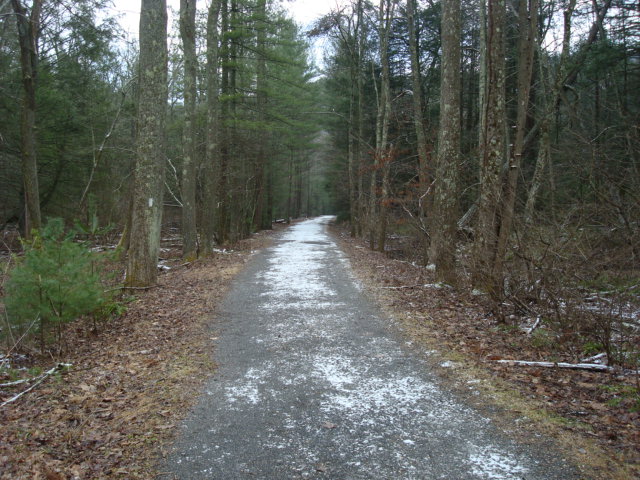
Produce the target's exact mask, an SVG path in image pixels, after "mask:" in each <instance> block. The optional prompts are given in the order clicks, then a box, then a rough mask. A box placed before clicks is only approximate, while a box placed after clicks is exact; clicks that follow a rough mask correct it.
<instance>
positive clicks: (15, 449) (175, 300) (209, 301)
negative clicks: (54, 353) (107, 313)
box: [0, 227, 282, 480]
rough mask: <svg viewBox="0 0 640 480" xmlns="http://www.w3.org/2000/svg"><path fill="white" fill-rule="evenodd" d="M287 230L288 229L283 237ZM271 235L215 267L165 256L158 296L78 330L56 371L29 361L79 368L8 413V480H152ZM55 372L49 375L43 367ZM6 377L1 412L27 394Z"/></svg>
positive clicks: (227, 254) (216, 260)
mask: <svg viewBox="0 0 640 480" xmlns="http://www.w3.org/2000/svg"><path fill="white" fill-rule="evenodd" d="M279 228H282V227H279ZM272 233H273V232H263V234H261V235H260V236H253V237H251V238H250V239H247V240H243V241H241V242H239V244H237V245H235V246H234V250H233V251H229V250H224V251H221V252H219V253H217V254H216V255H215V256H214V257H212V258H210V259H206V260H199V261H196V262H193V263H190V264H183V263H182V261H181V259H180V251H179V249H178V248H177V247H176V246H174V245H172V246H171V248H167V249H165V250H163V252H162V256H163V260H164V262H163V265H167V266H169V267H170V269H169V270H165V269H163V273H162V274H161V275H160V277H159V282H158V285H157V287H156V288H152V289H148V290H146V291H136V292H135V293H136V299H135V301H133V302H132V303H130V304H129V305H128V309H127V311H126V312H125V313H124V314H123V315H121V316H119V317H117V318H114V319H112V320H109V321H107V322H105V323H103V324H101V325H99V328H98V330H97V331H95V330H93V323H92V322H90V321H88V320H78V321H76V322H75V323H73V324H72V325H71V326H70V328H69V330H68V332H67V338H66V343H67V345H69V346H72V347H70V348H69V350H70V352H68V353H67V354H65V355H64V357H63V358H60V359H56V361H53V360H52V359H51V358H46V357H44V356H37V355H32V356H29V357H28V358H27V357H22V358H21V359H20V360H21V363H22V364H24V365H25V368H26V367H27V366H35V365H45V366H46V365H49V366H50V364H53V365H56V364H57V363H58V362H62V361H64V362H65V363H68V364H72V366H71V367H68V368H65V369H64V371H60V372H56V374H53V375H51V376H50V378H47V379H46V380H45V381H43V382H42V384H40V385H38V386H37V388H34V389H33V390H32V391H30V392H28V393H26V394H25V395H24V396H23V397H21V398H20V399H18V400H16V401H14V402H13V403H11V404H8V405H6V406H4V407H3V408H0V424H2V434H1V435H0V478H1V479H12V480H15V479H34V480H39V479H46V480H72V479H77V480H84V479H112V478H113V479H116V478H123V479H124V478H126V479H136V478H140V479H148V478H153V477H155V476H156V475H158V474H159V473H160V472H158V471H157V465H158V464H159V461H160V459H161V458H162V457H163V456H164V455H165V454H166V448H167V447H166V446H167V445H168V444H169V442H170V441H171V439H172V438H173V436H174V434H175V432H176V425H177V424H178V423H179V422H180V421H181V420H182V418H183V417H184V416H185V415H186V413H187V412H188V411H189V408H190V406H191V405H193V404H194V403H195V401H196V399H197V398H198V395H199V394H200V389H201V386H202V384H203V382H204V381H205V380H206V378H207V377H208V376H209V375H211V373H212V372H213V371H214V370H215V364H214V363H213V361H212V356H211V354H212V350H213V348H214V347H213V346H214V344H215V340H216V339H217V336H216V334H215V332H213V333H212V329H215V320H212V319H214V317H215V312H216V308H217V306H218V303H219V302H220V300H221V299H222V297H223V296H224V294H225V292H226V290H227V287H228V286H229V283H230V280H231V279H232V278H233V277H234V276H235V275H236V274H237V273H238V272H239V271H240V270H241V269H242V267H243V265H244V264H245V263H246V262H247V260H248V258H249V257H250V256H251V254H252V253H253V252H254V251H255V250H257V249H260V248H264V247H265V246H267V245H268V244H269V243H270V238H271V236H272ZM45 368H48V367H45ZM9 380H12V379H10V378H8V376H7V375H6V374H5V375H4V376H3V375H0V383H1V384H3V385H2V387H0V403H2V402H4V401H6V400H8V399H10V398H11V397H13V396H15V394H16V393H18V392H19V390H18V389H20V390H22V389H24V388H25V385H21V384H16V385H15V386H14V385H8V384H9V383H11V382H10V381H9Z"/></svg>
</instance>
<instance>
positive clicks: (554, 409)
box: [334, 227, 640, 479]
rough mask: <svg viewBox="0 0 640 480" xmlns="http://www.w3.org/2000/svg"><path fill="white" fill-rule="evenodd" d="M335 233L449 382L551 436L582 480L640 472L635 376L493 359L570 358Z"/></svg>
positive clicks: (420, 271)
mask: <svg viewBox="0 0 640 480" xmlns="http://www.w3.org/2000/svg"><path fill="white" fill-rule="evenodd" d="M334 233H335V234H336V236H338V237H339V239H340V241H339V244H340V246H341V248H342V249H343V250H344V251H345V252H346V253H347V255H348V257H349V259H350V260H351V265H352V267H353V268H354V270H355V271H356V274H357V275H358V276H359V278H360V279H361V281H362V282H363V283H364V284H365V285H366V286H367V287H368V289H369V290H370V291H371V292H372V293H373V295H374V296H375V297H376V299H377V301H378V303H379V304H380V305H381V306H382V307H383V308H384V309H385V310H386V311H387V313H388V314H390V315H391V316H392V317H393V318H395V319H396V320H397V321H398V323H399V324H400V325H401V328H402V330H403V333H404V334H405V335H406V336H407V337H408V339H409V340H410V341H411V342H412V343H413V344H414V345H415V347H416V348H418V349H419V350H420V351H423V352H428V357H427V359H428V360H429V361H430V363H431V365H432V366H433V368H434V369H435V370H436V371H437V372H438V373H439V375H440V376H442V377H444V378H447V379H448V380H450V382H449V383H450V385H451V386H452V387H453V388H456V389H457V390H458V391H460V392H461V394H465V392H469V391H471V390H475V391H480V392H481V395H478V396H476V397H475V400H476V403H477V404H478V405H477V406H478V407H479V408H483V406H484V407H488V408H490V409H491V408H497V409H498V412H499V414H498V415H497V417H496V416H495V415H494V417H495V418H496V419H497V420H498V421H502V422H504V426H505V428H509V427H510V425H516V424H517V425H518V426H520V427H522V428H523V431H524V432H533V433H534V434H536V435H548V436H552V437H554V438H555V439H556V440H557V441H558V443H559V444H560V445H561V446H562V447H563V448H564V449H566V452H567V454H568V455H569V456H570V457H572V458H574V460H575V462H576V463H577V464H578V466H582V467H583V469H584V474H585V476H586V477H587V478H590V477H593V478H602V479H614V478H620V479H630V478H640V399H639V397H638V391H639V388H638V387H639V385H638V382H639V379H638V376H637V374H635V375H634V374H633V373H631V374H626V375H618V374H613V373H603V372H591V371H585V370H565V369H558V368H541V367H535V366H534V367H523V366H514V365H509V364H506V363H499V362H498V361H497V360H502V359H509V360H529V361H552V362H567V361H569V362H571V363H573V362H574V360H573V359H570V358H567V357H566V354H563V353H561V349H559V348H558V345H557V344H555V343H554V342H552V341H549V342H547V341H541V340H540V336H538V335H536V336H531V335H528V334H527V333H526V332H525V331H523V330H522V329H521V328H519V327H517V326H514V325H509V324H504V323H500V322H498V321H497V319H496V318H495V317H493V316H492V315H490V314H487V311H488V310H487V305H485V304H483V301H482V298H481V297H477V296H473V295H471V294H469V293H465V292H464V291H456V290H454V289H452V288H450V287H447V286H443V285H440V284H437V283H436V281H435V275H434V273H433V272H431V271H429V269H427V268H425V267H420V266H417V265H415V264H413V263H410V262H408V261H404V260H402V259H392V258H389V256H388V255H385V254H382V253H379V252H374V251H372V250H370V249H369V248H367V246H366V245H367V244H366V243H365V242H364V241H362V240H361V239H354V238H351V237H350V236H349V233H348V231H346V230H344V229H341V228H338V227H335V228H334ZM466 396H467V397H469V395H466ZM473 399H474V396H473V395H471V400H473Z"/></svg>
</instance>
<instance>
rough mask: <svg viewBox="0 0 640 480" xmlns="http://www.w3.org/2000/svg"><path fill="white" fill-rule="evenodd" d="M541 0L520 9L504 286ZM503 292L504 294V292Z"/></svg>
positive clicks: (499, 273) (499, 272) (500, 247)
mask: <svg viewBox="0 0 640 480" xmlns="http://www.w3.org/2000/svg"><path fill="white" fill-rule="evenodd" d="M538 8H539V7H538V0H530V1H529V2H527V1H524V0H521V1H520V6H519V9H518V30H519V32H520V38H519V45H518V73H517V91H518V93H517V107H516V124H515V126H514V127H515V134H514V141H513V145H512V146H511V149H510V155H509V165H508V174H507V179H506V184H505V188H504V200H503V203H502V212H501V214H500V230H499V234H498V239H497V245H496V254H495V262H494V265H493V267H492V268H493V272H494V273H493V275H494V276H495V278H496V280H497V281H496V283H498V284H502V283H503V282H502V278H503V274H504V272H503V269H504V260H505V256H506V254H507V247H508V244H509V239H510V237H511V233H512V227H513V217H514V214H515V204H516V188H517V186H518V177H519V176H520V166H521V164H522V156H523V155H524V137H525V130H526V126H527V114H528V112H529V92H530V91H531V77H532V74H533V54H534V52H535V46H536V31H537V29H538ZM501 293H502V292H501Z"/></svg>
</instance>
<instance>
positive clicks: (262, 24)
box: [253, 0, 271, 230]
mask: <svg viewBox="0 0 640 480" xmlns="http://www.w3.org/2000/svg"><path fill="white" fill-rule="evenodd" d="M256 14H257V18H258V22H257V29H258V35H257V47H258V48H257V55H258V58H257V62H258V63H257V66H256V102H257V107H258V112H257V117H258V123H259V126H258V128H260V133H259V134H258V138H257V141H258V154H257V158H256V169H255V173H254V175H255V185H256V186H255V215H254V219H253V225H254V229H256V230H259V229H267V228H271V218H269V217H267V215H265V213H266V210H267V208H266V200H267V198H266V197H267V196H266V191H265V175H266V171H267V169H268V168H269V166H268V160H267V156H266V153H265V152H266V145H265V143H266V135H265V133H264V132H265V130H264V129H265V128H266V125H265V123H266V110H267V101H268V99H267V85H266V83H267V60H266V54H267V52H266V49H267V32H266V28H267V2H266V0H258V3H257V6H256Z"/></svg>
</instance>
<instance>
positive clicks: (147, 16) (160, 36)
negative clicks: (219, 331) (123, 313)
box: [125, 0, 167, 287]
mask: <svg viewBox="0 0 640 480" xmlns="http://www.w3.org/2000/svg"><path fill="white" fill-rule="evenodd" d="M140 12H141V13H140V60H139V64H140V67H139V84H140V93H139V97H138V138H137V149H136V153H137V161H136V170H135V179H134V191H133V212H132V221H131V243H130V247H129V256H128V262H127V276H126V279H125V283H126V285H127V286H130V287H146V286H149V285H153V284H155V282H156V280H157V275H158V251H159V248H160V227H161V223H162V200H163V198H162V197H163V191H164V172H165V157H164V148H163V145H164V136H165V117H166V109H167V5H166V1H165V0H142V5H141V9H140Z"/></svg>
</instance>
